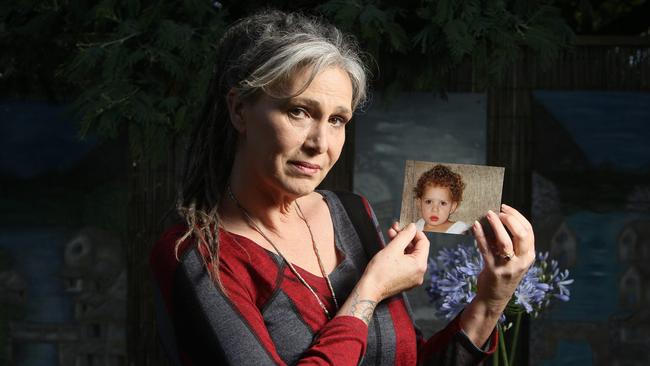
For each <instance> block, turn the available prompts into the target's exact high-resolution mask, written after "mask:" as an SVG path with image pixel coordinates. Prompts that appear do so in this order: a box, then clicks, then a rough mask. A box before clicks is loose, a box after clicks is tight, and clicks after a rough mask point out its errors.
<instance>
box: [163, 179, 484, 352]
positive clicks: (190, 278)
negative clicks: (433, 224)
mask: <svg viewBox="0 0 650 366" xmlns="http://www.w3.org/2000/svg"><path fill="white" fill-rule="evenodd" d="M319 193H320V194H321V195H323V198H324V199H325V200H326V202H327V204H328V207H329V210H330V213H331V217H332V221H333V224H334V231H335V244H336V247H337V249H338V250H339V251H340V252H341V253H344V254H345V258H344V259H343V260H342V261H341V263H339V265H338V266H337V267H336V268H335V269H334V271H333V272H332V273H331V274H330V275H329V278H330V281H331V283H332V286H333V288H334V293H335V294H336V296H337V298H339V299H341V300H340V301H341V302H343V301H344V300H345V299H346V298H347V297H348V295H349V294H350V292H351V290H352V289H353V287H354V285H355V284H356V282H357V281H358V279H359V278H360V276H361V274H362V273H363V271H364V269H365V266H366V265H367V263H368V260H369V258H367V257H368V256H367V255H366V250H365V248H364V246H363V245H362V243H361V240H360V238H359V235H358V233H357V231H356V230H355V227H354V226H353V225H352V222H351V221H350V218H349V217H348V215H347V213H346V211H345V208H344V207H343V205H342V203H341V201H340V200H339V197H338V196H337V195H336V194H334V193H332V192H329V191H319ZM358 199H361V200H362V202H363V207H364V208H365V211H366V212H365V214H367V215H368V218H369V219H371V220H372V223H373V224H374V226H375V229H376V228H377V225H376V223H377V221H376V219H375V217H374V214H373V213H372V210H371V208H370V206H369V205H368V202H367V201H366V200H365V199H363V198H358ZM185 230H186V228H185V227H183V226H177V227H174V228H171V229H169V230H168V231H167V232H166V233H165V234H164V235H163V237H162V238H161V240H159V241H158V242H157V243H156V245H155V246H154V248H153V249H152V252H151V256H150V262H151V266H152V269H153V273H154V279H155V282H156V284H157V288H156V289H155V290H156V291H155V295H156V296H155V297H156V303H157V304H156V305H157V306H156V310H157V323H158V324H157V326H158V333H159V335H160V338H161V340H162V342H163V345H164V347H165V349H166V351H167V353H168V355H169V357H170V359H171V360H172V362H174V363H175V364H178V365H208V364H210V365H276V364H277V365H285V364H286V365H293V364H297V365H312V364H313V365H324V364H327V365H415V364H417V363H418V362H419V363H421V364H426V365H429V364H431V365H475V364H478V363H479V362H480V361H482V360H483V359H484V358H485V356H486V355H488V354H490V353H492V352H493V351H494V348H495V347H496V344H497V342H496V332H493V334H492V336H491V338H490V341H489V342H488V345H489V346H488V347H487V348H489V349H488V350H487V351H485V350H481V349H478V348H477V347H476V346H475V345H474V344H472V342H471V341H470V340H469V339H468V338H467V336H466V335H465V333H464V332H463V331H462V330H461V329H460V325H459V320H458V317H457V318H456V319H455V320H453V321H452V322H451V323H449V324H448V325H447V326H446V327H445V328H444V329H443V330H441V331H440V332H438V333H436V334H435V335H434V336H433V337H431V338H430V339H429V340H424V339H422V337H421V335H420V333H419V331H418V330H417V329H416V327H415V326H414V324H413V321H412V318H411V314H410V309H409V306H408V302H407V299H406V296H405V295H404V294H400V295H396V296H393V297H391V298H388V299H385V300H384V301H382V302H380V303H379V304H378V306H377V308H376V309H375V312H374V315H373V318H372V320H371V322H370V324H369V325H366V324H365V323H364V322H363V321H361V320H360V319H358V318H355V317H352V316H339V317H335V318H333V319H332V320H328V319H327V317H326V316H325V313H324V312H323V309H322V308H321V307H320V306H319V305H318V303H317V301H316V299H315V298H314V297H313V295H312V294H311V293H310V292H309V290H308V289H307V288H306V287H305V286H304V285H303V284H302V283H300V281H299V280H298V279H297V278H296V276H295V275H294V274H293V273H292V272H291V270H290V269H289V267H288V266H287V265H286V263H284V262H283V260H282V258H281V257H279V256H278V255H277V254H275V253H273V252H270V251H268V250H266V249H264V248H263V247H261V246H260V245H258V244H256V243H254V242H253V241H251V240H249V239H247V238H246V237H243V236H239V235H236V234H234V233H230V232H226V231H223V230H220V232H219V235H220V240H221V245H220V255H219V256H220V264H219V273H220V276H221V281H222V285H223V290H222V289H220V288H219V287H218V286H215V285H214V283H213V281H212V280H211V278H210V277H209V275H208V274H207V271H206V270H205V264H204V261H203V258H204V257H205V256H204V254H205V253H201V252H200V251H199V250H198V249H197V248H196V246H195V245H193V243H191V240H186V241H185V242H184V243H182V244H181V247H180V250H179V258H180V260H177V259H176V256H175V254H174V253H175V251H174V247H175V245H176V241H177V240H178V238H180V237H181V236H182V235H183V233H184V232H185ZM376 232H377V235H376V238H377V239H376V242H375V243H370V244H369V245H373V246H377V249H379V248H380V247H381V246H383V245H384V244H383V239H382V236H381V233H380V231H379V230H376ZM202 255H203V257H202ZM295 267H296V269H297V271H298V272H299V273H300V275H301V276H302V277H303V278H304V279H305V280H306V281H307V282H308V283H309V284H310V286H312V288H313V289H314V290H315V291H316V293H317V294H318V296H319V297H320V298H321V299H325V300H327V301H325V305H326V306H327V307H328V310H329V311H330V313H335V312H336V311H335V309H334V305H333V301H332V299H331V295H330V292H329V289H328V287H327V282H326V281H325V279H323V278H322V277H319V276H316V275H313V274H312V273H310V272H308V271H306V270H303V269H301V268H300V267H298V266H295ZM224 291H225V292H224Z"/></svg>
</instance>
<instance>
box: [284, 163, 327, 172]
mask: <svg viewBox="0 0 650 366" xmlns="http://www.w3.org/2000/svg"><path fill="white" fill-rule="evenodd" d="M289 164H291V165H293V166H294V167H296V169H297V170H298V171H300V172H301V173H304V174H307V175H314V174H316V173H318V171H319V170H320V169H321V168H320V165H318V164H312V163H308V162H306V161H290V162H289Z"/></svg>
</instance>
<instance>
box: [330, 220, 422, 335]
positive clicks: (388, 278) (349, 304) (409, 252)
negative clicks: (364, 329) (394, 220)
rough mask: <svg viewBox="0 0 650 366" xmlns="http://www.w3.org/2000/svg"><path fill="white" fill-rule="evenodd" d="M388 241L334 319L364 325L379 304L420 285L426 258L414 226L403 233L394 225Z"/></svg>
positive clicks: (419, 234) (411, 225)
mask: <svg viewBox="0 0 650 366" xmlns="http://www.w3.org/2000/svg"><path fill="white" fill-rule="evenodd" d="M388 237H389V238H390V239H391V241H390V242H389V243H388V245H386V246H385V247H384V248H383V249H382V250H380V251H379V252H377V254H375V256H374V257H372V259H371V260H370V262H369V263H368V265H367V266H366V270H365V272H364V273H363V276H361V279H359V282H358V283H357V285H356V286H355V287H354V289H353V290H352V293H351V294H350V296H349V297H348V298H347V300H346V301H345V303H343V305H342V306H341V308H340V309H339V312H338V313H337V316H339V315H350V316H354V317H357V318H359V319H361V320H363V321H364V322H365V323H366V324H368V323H370V320H371V319H372V315H373V313H374V311H375V307H376V306H377V304H378V303H379V302H380V301H381V300H383V299H385V298H388V297H391V296H393V295H395V294H398V293H400V292H402V291H405V290H408V289H411V288H413V287H415V286H418V285H421V284H422V282H423V280H424V273H425V272H426V270H427V258H428V257H429V240H428V239H427V237H426V236H424V234H423V233H422V232H421V231H418V230H417V229H416V228H415V224H409V225H408V226H407V227H405V228H404V229H403V230H400V228H399V227H398V226H397V224H394V225H393V227H392V228H391V229H390V230H388Z"/></svg>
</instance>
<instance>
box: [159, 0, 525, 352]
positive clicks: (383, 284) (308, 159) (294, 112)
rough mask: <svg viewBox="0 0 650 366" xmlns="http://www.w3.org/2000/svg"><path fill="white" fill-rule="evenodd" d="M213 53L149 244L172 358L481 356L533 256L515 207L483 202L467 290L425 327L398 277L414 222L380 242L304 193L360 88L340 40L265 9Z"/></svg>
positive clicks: (409, 280) (416, 280)
mask: <svg viewBox="0 0 650 366" xmlns="http://www.w3.org/2000/svg"><path fill="white" fill-rule="evenodd" d="M218 55H219V56H218V57H219V59H218V60H217V62H216V68H215V70H216V71H215V77H214V78H213V80H212V82H211V85H210V90H209V95H208V98H207V103H206V107H205V109H204V111H203V115H202V118H201V119H200V121H199V124H198V125H197V127H196V130H195V132H194V134H193V137H192V140H191V144H190V149H189V151H188V160H187V164H186V174H185V179H184V186H183V196H182V206H183V207H185V208H184V209H183V211H182V212H183V214H184V215H185V217H186V219H187V225H183V226H179V227H176V228H173V229H171V230H168V231H167V233H166V234H165V235H164V237H163V238H162V239H161V240H160V241H159V242H158V243H157V244H156V246H155V247H154V249H153V251H152V255H151V263H152V266H153V269H154V274H155V277H156V280H157V282H158V284H159V287H160V290H161V292H160V294H161V295H162V297H161V298H160V299H161V300H163V302H164V306H165V309H166V311H165V312H163V315H165V316H162V317H161V318H160V319H159V331H160V332H161V335H162V336H163V341H164V342H165V344H166V347H167V349H168V351H169V353H170V355H171V357H172V358H173V359H174V360H175V361H176V362H177V363H182V364H195V365H196V364H208V363H210V364H231V365H266V364H334V365H347V364H350V365H352V364H354V365H356V364H360V363H361V364H379V365H394V364H400V365H401V364H415V363H416V362H418V361H420V362H422V363H427V364H476V363H478V362H480V360H482V359H483V358H484V357H485V355H486V352H488V353H489V352H490V351H491V350H492V349H493V347H495V346H496V335H495V332H494V328H495V324H496V322H497V319H498V318H499V316H500V314H501V312H502V311H503V309H504V307H505V305H506V303H507V301H508V299H509V298H510V297H511V295H512V293H513V291H514V289H515V287H516V286H517V283H518V282H519V280H520V279H521V277H522V275H523V273H524V271H525V270H526V269H527V267H528V266H529V265H530V264H531V262H532V260H533V258H534V253H533V252H534V250H533V234H532V230H531V227H530V224H529V223H528V221H527V220H526V219H525V218H524V217H523V216H521V215H520V214H519V213H518V212H516V211H515V210H514V209H512V208H509V207H507V206H504V208H503V210H502V212H500V213H498V214H495V213H491V212H490V213H488V215H487V217H488V220H489V222H490V224H491V226H492V230H493V231H494V232H495V239H494V240H491V241H488V240H487V239H486V238H485V235H484V234H483V230H482V228H481V227H480V226H479V225H478V224H476V225H475V226H474V227H473V228H472V229H473V231H474V234H475V235H476V237H477V242H478V244H479V248H480V250H481V252H482V254H483V256H484V258H485V262H486V265H485V270H484V271H483V272H482V273H481V275H480V277H479V284H478V286H479V289H478V294H477V296H476V298H475V299H474V301H472V303H470V304H468V305H467V307H466V308H465V310H464V312H462V313H461V315H459V316H458V317H457V318H456V319H455V320H454V321H452V322H451V323H450V324H449V325H448V326H447V327H446V328H445V329H444V330H442V331H441V332H439V333H438V334H437V335H435V336H434V337H433V338H432V339H430V340H428V341H424V340H422V339H421V337H420V336H419V333H418V332H417V330H416V329H415V328H414V326H413V323H412V321H411V317H410V312H409V310H408V305H407V303H406V298H405V296H404V294H403V291H404V290H407V289H409V288H412V287H415V286H417V285H420V284H421V283H422V281H423V275H424V273H425V270H426V264H427V256H428V250H429V243H428V241H427V239H426V237H425V236H424V234H423V233H422V232H419V231H417V230H416V228H415V225H414V224H410V225H408V226H406V227H405V228H398V227H397V226H393V227H392V228H391V229H390V230H389V231H388V236H389V238H390V242H389V243H388V244H386V245H385V246H383V244H382V241H381V234H378V233H377V232H376V231H375V232H374V237H373V238H371V240H368V239H367V238H368V236H364V235H360V234H359V233H360V232H361V231H359V230H357V229H358V225H355V224H353V223H352V221H351V220H352V219H353V218H354V217H355V216H356V215H354V214H352V215H348V214H346V207H347V206H346V205H344V204H343V203H342V202H343V201H342V200H341V199H340V196H338V195H336V194H333V193H332V192H327V191H318V192H316V191H315V189H316V187H317V186H318V184H319V183H320V182H321V181H322V180H323V178H324V177H325V176H326V174H327V172H328V171H329V170H330V168H331V167H332V166H333V165H334V163H335V162H336V160H337V159H338V157H339V154H340V152H341V149H342V147H343V143H344V140H345V125H346V123H348V122H349V120H350V119H351V118H352V113H353V111H354V110H355V108H356V107H357V106H358V105H359V104H360V103H361V102H362V101H363V99H364V96H365V86H366V77H365V71H364V68H363V64H362V63H361V61H360V59H359V56H358V52H357V51H356V50H355V48H354V46H353V43H352V42H351V41H350V40H349V39H347V38H346V37H345V36H343V35H341V33H340V32H339V31H338V30H336V29H335V28H333V27H331V26H328V25H324V24H322V23H320V22H318V21H317V20H315V19H311V18H308V17H304V16H301V15H296V14H284V13H281V12H275V11H271V12H263V13H259V14H256V15H253V16H251V17H248V18H246V19H244V20H242V21H240V22H238V23H237V24H235V25H233V26H232V27H230V28H229V30H228V31H227V32H226V34H225V35H224V37H223V39H222V41H221V43H220V46H219V52H218ZM354 197H357V196H354ZM357 200H358V201H359V202H362V203H363V206H361V207H363V208H365V209H363V208H362V211H363V213H361V214H363V215H365V216H364V217H365V218H366V220H367V221H368V222H371V221H370V220H371V219H374V216H373V215H372V211H371V210H370V208H369V206H368V205H367V202H366V201H365V200H363V201H362V200H361V199H360V198H358V197H357ZM348 212H352V211H348ZM357 213H358V212H357ZM354 220H356V219H354ZM355 222H356V221H355ZM371 223H372V222H371ZM504 225H505V226H504ZM506 227H507V228H508V230H510V232H511V233H513V235H514V237H513V239H512V240H511V239H510V237H509V236H508V234H507V232H506ZM374 228H375V227H374V226H373V227H372V229H373V230H374ZM371 236H372V235H371ZM362 238H363V239H362ZM372 239H374V240H372ZM364 250H365V252H364ZM374 253H376V254H374ZM167 315H171V317H170V318H169V319H168V317H167ZM170 319H171V321H168V320H170Z"/></svg>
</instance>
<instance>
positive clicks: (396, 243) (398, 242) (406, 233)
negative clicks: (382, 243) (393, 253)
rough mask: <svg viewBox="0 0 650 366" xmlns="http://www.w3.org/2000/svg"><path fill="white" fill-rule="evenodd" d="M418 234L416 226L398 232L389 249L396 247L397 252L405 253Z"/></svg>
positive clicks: (409, 226) (410, 225) (409, 225)
mask: <svg viewBox="0 0 650 366" xmlns="http://www.w3.org/2000/svg"><path fill="white" fill-rule="evenodd" d="M416 233H417V229H416V228H415V224H413V223H411V224H408V225H407V226H406V227H405V228H404V229H402V231H400V232H398V233H397V234H396V235H395V236H394V237H393V239H392V240H391V241H390V243H388V245H387V247H396V248H397V250H401V251H404V249H406V247H407V246H408V245H409V244H411V242H412V241H413V238H414V237H415V234H416Z"/></svg>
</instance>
